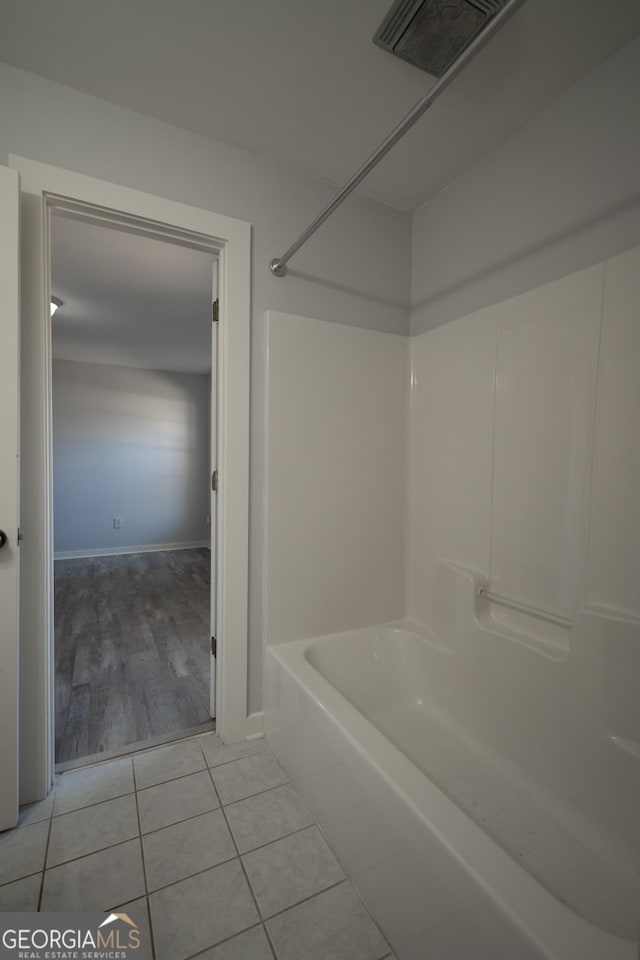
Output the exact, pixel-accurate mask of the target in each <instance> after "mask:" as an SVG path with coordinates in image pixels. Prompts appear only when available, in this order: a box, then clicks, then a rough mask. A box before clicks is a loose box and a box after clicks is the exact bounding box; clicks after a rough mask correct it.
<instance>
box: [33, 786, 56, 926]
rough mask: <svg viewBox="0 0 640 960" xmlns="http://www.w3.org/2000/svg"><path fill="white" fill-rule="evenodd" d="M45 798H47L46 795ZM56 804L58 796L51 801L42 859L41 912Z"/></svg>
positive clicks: (39, 905)
mask: <svg viewBox="0 0 640 960" xmlns="http://www.w3.org/2000/svg"><path fill="white" fill-rule="evenodd" d="M55 789H56V786H53V787H52V790H55ZM45 800H46V797H45ZM55 804H56V798H55V796H54V797H53V800H52V802H51V813H50V814H49V829H48V831H47V842H46V844H45V848H44V859H43V861H42V878H41V880H40V895H39V896H38V906H37V908H36V909H37V912H38V913H40V911H41V910H42V898H43V897H44V880H45V876H46V873H47V859H48V857H49V843H50V841H51V830H52V829H53V811H54V809H55Z"/></svg>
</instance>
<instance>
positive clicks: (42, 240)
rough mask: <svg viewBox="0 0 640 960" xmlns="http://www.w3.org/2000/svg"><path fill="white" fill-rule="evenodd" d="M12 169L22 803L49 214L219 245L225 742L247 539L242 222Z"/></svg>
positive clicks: (36, 638)
mask: <svg viewBox="0 0 640 960" xmlns="http://www.w3.org/2000/svg"><path fill="white" fill-rule="evenodd" d="M9 166H10V167H12V168H14V169H17V170H18V172H19V173H20V177H21V210H22V214H23V229H22V237H23V243H22V278H23V309H22V329H23V334H22V337H23V339H22V372H23V375H24V385H25V386H24V390H23V393H22V402H23V413H24V422H25V426H26V427H27V428H28V429H26V430H25V431H24V432H23V440H24V441H25V443H24V447H25V449H24V451H23V453H24V456H23V459H22V488H23V503H22V508H23V518H24V524H23V526H24V533H25V541H24V543H23V548H22V549H23V558H22V561H23V564H24V566H25V576H24V579H23V583H27V584H28V588H27V590H26V591H25V592H24V593H23V596H22V598H21V613H22V616H23V622H22V627H23V629H22V630H21V643H22V646H23V650H22V655H21V700H22V709H21V730H20V734H21V737H20V744H21V755H22V757H23V758H24V763H23V765H22V772H23V773H24V779H23V788H22V795H21V802H23V803H24V802H28V801H30V800H37V799H40V798H41V797H44V796H45V795H46V793H47V791H48V789H49V786H50V785H51V783H52V778H53V734H54V731H53V664H52V649H53V639H52V619H53V618H52V594H53V591H52V589H51V588H50V587H51V584H52V574H53V536H52V534H53V522H52V519H53V505H52V494H51V362H50V344H51V324H50V312H49V309H48V306H49V293H50V290H49V287H50V284H49V277H48V264H49V214H50V211H51V209H61V210H65V211H66V212H67V215H72V216H82V217H84V218H87V217H90V218H92V219H93V220H94V222H95V221H100V220H103V221H106V222H113V221H114V219H116V220H117V222H118V224H119V226H120V228H123V229H129V230H133V231H136V232H141V231H142V232H144V231H147V232H149V231H153V232H155V233H161V234H163V235H164V236H166V237H168V238H171V239H173V240H174V241H175V242H179V243H184V244H186V245H189V246H196V247H198V248H199V249H208V250H212V251H213V252H216V253H217V254H218V256H219V293H218V296H219V299H220V328H219V365H220V376H219V387H218V390H219V397H220V405H219V411H218V453H219V464H218V476H219V493H218V515H219V522H218V524H217V527H216V529H217V556H218V558H219V561H220V562H219V569H218V578H217V579H218V587H219V594H218V596H219V602H218V609H217V619H216V636H217V637H218V660H217V671H216V672H217V691H216V694H217V696H216V713H217V728H218V731H219V733H220V736H221V738H222V740H223V742H224V743H234V742H236V741H240V740H244V739H245V737H246V732H247V709H246V707H247V607H248V543H249V520H248V515H249V510H248V505H249V361H250V357H249V343H250V293H251V225H250V224H248V223H245V222H243V221H241V220H235V219H233V218H231V217H226V216H222V215H221V214H217V213H213V212H212V211H209V210H204V209H200V208H198V207H192V206H188V205H187V204H183V203H178V202H176V201H174V200H167V199H165V198H163V197H156V196H153V195H152V194H148V193H142V192H141V191H138V190H133V189H131V188H129V187H123V186H120V185H118V184H114V183H108V182H107V181H104V180H97V179H94V178H93V177H87V176H84V175H82V174H78V173H74V172H73V171H69V170H62V169H60V168H58V167H52V166H49V165H48V164H43V163H38V162H37V161H33V160H27V159H25V158H23V157H17V156H14V155H10V156H9Z"/></svg>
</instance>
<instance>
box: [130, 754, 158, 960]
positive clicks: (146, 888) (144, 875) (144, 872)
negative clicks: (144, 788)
mask: <svg viewBox="0 0 640 960" xmlns="http://www.w3.org/2000/svg"><path fill="white" fill-rule="evenodd" d="M130 762H131V773H132V775H133V794H134V796H135V798H136V817H137V818H138V839H139V841H140V857H141V859H142V879H143V881H144V899H145V903H146V906H147V920H148V921H149V941H150V943H149V946H150V947H151V957H152V960H156V946H155V939H154V936H153V923H152V920H151V903H150V902H149V884H148V881H147V864H146V862H145V859H144V846H143V843H142V823H141V821H140V807H139V806H138V787H137V782H136V765H135V763H134V762H133V756H131V757H130Z"/></svg>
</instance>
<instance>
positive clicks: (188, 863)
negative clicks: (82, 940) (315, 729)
mask: <svg viewBox="0 0 640 960" xmlns="http://www.w3.org/2000/svg"><path fill="white" fill-rule="evenodd" d="M116 909H118V910H119V911H121V912H124V913H127V915H128V916H129V917H130V918H131V920H133V921H134V922H135V923H136V924H137V925H139V928H140V930H141V933H142V945H143V949H140V951H139V956H140V960H186V958H191V957H198V958H199V960H273V958H274V957H275V958H276V960H303V958H304V960H382V958H389V960H393V957H392V953H391V949H390V947H389V944H388V943H387V941H386V940H385V938H384V936H383V934H382V933H381V931H380V929H379V928H378V926H377V925H376V923H375V922H374V921H373V919H372V918H371V916H370V914H369V913H368V911H367V909H366V907H365V906H364V904H363V902H362V900H361V899H360V897H359V895H358V893H357V892H356V890H355V888H354V887H353V886H352V885H351V883H350V881H349V880H348V879H347V878H346V876H345V874H344V873H343V871H342V869H341V868H340V866H339V864H338V862H337V861H336V859H335V858H334V856H333V854H332V852H331V850H330V848H329V846H328V845H327V843H326V841H325V840H324V837H323V836H322V834H321V832H320V830H319V829H318V827H317V826H316V825H315V823H314V819H313V816H312V814H311V812H310V810H309V809H308V807H307V806H306V804H305V803H304V801H303V800H302V798H301V797H300V796H299V795H298V793H297V792H296V791H295V789H294V788H293V787H292V785H291V784H290V783H289V782H288V780H287V776H286V774H285V773H284V771H283V769H282V767H281V766H280V764H279V763H278V761H277V759H276V757H275V756H274V754H273V753H272V752H271V751H270V750H269V748H268V746H267V745H266V743H265V741H264V740H254V741H249V742H245V743H241V744H237V745H234V746H230V747H223V746H222V745H221V744H220V741H219V739H218V738H217V736H216V735H215V734H206V735H203V736H198V737H193V738H190V739H187V740H182V741H180V742H179V743H176V744H172V745H171V746H164V747H160V748H156V749H153V750H146V751H142V752H138V753H135V754H134V755H133V756H131V757H123V758H120V759H117V760H111V761H105V762H103V763H100V764H97V765H94V766H89V767H84V768H83V769H82V770H74V771H70V772H68V773H64V774H62V776H61V777H59V778H58V780H57V783H56V786H55V788H54V791H53V792H52V793H51V795H50V796H49V797H48V798H47V799H46V800H44V801H42V802H41V803H38V804H34V805H33V806H31V807H26V808H24V809H23V810H22V815H21V823H20V826H19V827H18V828H17V829H15V830H9V831H6V832H5V833H3V834H0V911H9V910H16V911H18V910H21V911H22V910H24V911H32V910H42V911H67V910H73V911H112V910H116ZM203 951H204V952H203ZM136 956H138V952H136Z"/></svg>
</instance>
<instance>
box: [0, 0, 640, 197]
mask: <svg viewBox="0 0 640 960" xmlns="http://www.w3.org/2000/svg"><path fill="white" fill-rule="evenodd" d="M390 6H391V0H268V2H267V0H135V2H132V0H109V2H104V0H55V3H54V2H48V3H43V2H42V0H2V29H1V31H0V60H4V61H5V62H7V63H9V64H12V65H14V66H18V67H22V68H24V69H26V70H31V71H33V72H34V73H38V74H41V75H43V76H46V77H49V78H51V79H53V80H56V81H58V82H60V83H64V84H68V85H69V86H71V87H75V88H76V89H78V90H83V91H86V92H89V93H92V94H95V95H97V96H99V97H103V98H105V99H107V100H111V101H113V102H114V103H118V104H121V105H122V106H125V107H128V108H130V109H132V110H137V111H139V112H141V113H146V114H149V115H151V116H154V117H157V118H159V119H162V120H165V121H168V122H170V123H173V124H176V125H177V126H180V127H184V128H186V129H188V130H191V131H194V132H197V133H200V134H203V135H205V136H207V137H211V138H214V139H218V140H223V141H226V142H228V143H231V144H235V145H236V146H240V147H245V148H247V149H249V150H251V151H254V152H255V153H257V154H260V155H262V156H264V157H266V158H268V159H269V160H271V161H274V162H276V163H278V164H282V165H284V166H286V167H287V168H289V169H293V170H299V171H302V172H304V173H306V174H309V175H311V176H313V177H317V178H320V179H322V180H328V181H331V182H333V183H336V184H340V183H342V182H343V181H344V180H345V179H346V178H347V177H349V176H350V175H351V174H352V173H353V172H354V170H355V169H356V168H357V167H359V166H360V164H361V163H362V162H363V161H364V160H365V159H366V158H367V156H368V155H369V154H370V153H371V152H372V151H373V149H374V148H375V147H376V146H377V145H378V143H379V142H380V141H381V140H382V139H383V138H384V137H385V136H386V135H387V133H388V132H389V131H390V130H391V129H392V128H393V127H394V126H395V125H396V123H397V122H398V121H399V120H400V118H401V117H402V116H403V115H404V114H405V113H406V112H407V111H408V110H409V109H410V108H411V107H412V106H413V104H414V103H415V102H416V100H418V99H419V98H420V96H421V95H422V94H423V93H424V92H425V91H426V90H427V89H428V87H429V86H430V85H431V84H432V82H433V81H432V79H431V78H430V77H429V76H428V75H427V74H425V73H422V72H421V71H420V70H418V69H416V68H415V67H412V66H410V65H409V64H406V63H403V62H402V61H400V60H398V59H396V58H394V57H392V56H390V55H389V54H388V53H385V52H384V51H383V50H381V49H379V48H378V47H376V46H374V44H373V43H372V41H371V38H372V36H373V34H374V32H375V30H376V28H377V27H378V24H379V22H380V21H381V19H382V17H383V16H384V14H385V13H386V11H387V9H388V8H389V7H390ZM638 32H640V2H638V0H527V2H526V3H525V5H524V6H523V7H522V8H521V9H520V10H519V11H518V12H517V13H516V14H515V16H514V17H513V19H512V20H511V21H510V22H509V23H507V24H506V26H505V27H504V29H503V30H502V31H501V33H500V34H499V35H498V36H497V37H496V38H494V40H492V41H491V43H490V44H488V45H487V47H485V48H484V50H483V51H482V52H481V53H480V54H479V56H478V58H477V59H476V60H475V61H474V62H473V63H472V64H471V65H470V66H469V67H468V68H467V69H466V70H465V72H464V74H463V75H462V76H461V77H460V78H458V80H456V81H455V84H454V85H452V87H451V88H450V89H449V90H448V91H447V92H446V93H445V94H444V95H443V97H442V99H441V100H440V101H438V104H437V105H436V106H435V107H434V108H433V109H432V110H431V111H429V113H428V114H427V115H426V116H425V117H423V118H422V120H421V121H419V123H418V125H417V127H415V128H414V129H413V130H412V131H411V132H410V133H409V134H408V135H407V137H406V138H405V139H404V140H403V141H402V142H401V143H400V144H399V145H398V146H397V147H396V148H395V149H394V150H393V151H392V153H391V154H390V155H389V156H388V157H387V158H385V160H383V161H382V163H381V164H380V166H379V167H378V168H377V169H376V170H375V171H374V172H373V173H371V174H370V176H369V177H368V178H367V180H366V181H365V182H364V183H363V185H362V187H361V188H360V192H362V193H365V194H367V195H369V196H371V197H373V198H375V199H379V200H382V201H384V202H385V203H389V204H392V205H395V206H399V207H401V208H403V209H407V210H413V209H415V208H416V207H417V206H418V205H419V204H420V203H422V202H423V201H424V200H425V199H427V198H428V197H429V196H431V195H433V194H434V193H435V192H437V191H438V190H440V189H441V188H442V187H443V186H445V185H446V184H447V183H448V182H449V181H450V180H452V179H453V178H454V177H455V176H456V175H457V174H458V173H460V172H461V171H462V170H463V169H464V168H465V167H467V166H469V164H471V163H473V162H474V161H475V160H477V159H478V158H479V157H481V156H482V155H483V154H485V153H487V152H488V151H489V150H491V149H492V147H494V146H495V145H496V144H497V143H499V142H500V141H501V140H504V139H505V138H506V137H508V136H509V135H510V134H511V133H512V132H513V131H514V130H516V129H517V128H518V127H520V126H521V125H522V124H524V123H526V121H527V120H528V119H529V118H530V117H531V116H533V115H534V114H535V113H536V112H538V111H539V110H540V109H542V108H543V107H544V106H545V105H546V104H548V103H550V102H551V101H552V100H554V99H556V98H557V97H558V96H559V95H560V94H561V93H562V92H563V91H564V90H566V89H567V88H568V87H569V86H570V85H571V84H572V83H573V82H575V81H576V80H577V79H579V78H580V77H581V76H583V75H584V74H585V73H587V72H589V71H590V70H591V69H593V68H594V67H595V66H596V65H597V64H598V63H600V62H601V61H602V60H604V59H605V58H606V57H608V56H609V55H611V54H612V53H613V52H615V51H616V50H617V49H619V48H620V47H621V46H623V45H624V44H625V43H626V42H628V41H629V40H630V39H632V37H634V36H635V35H636V34H637V33H638Z"/></svg>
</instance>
